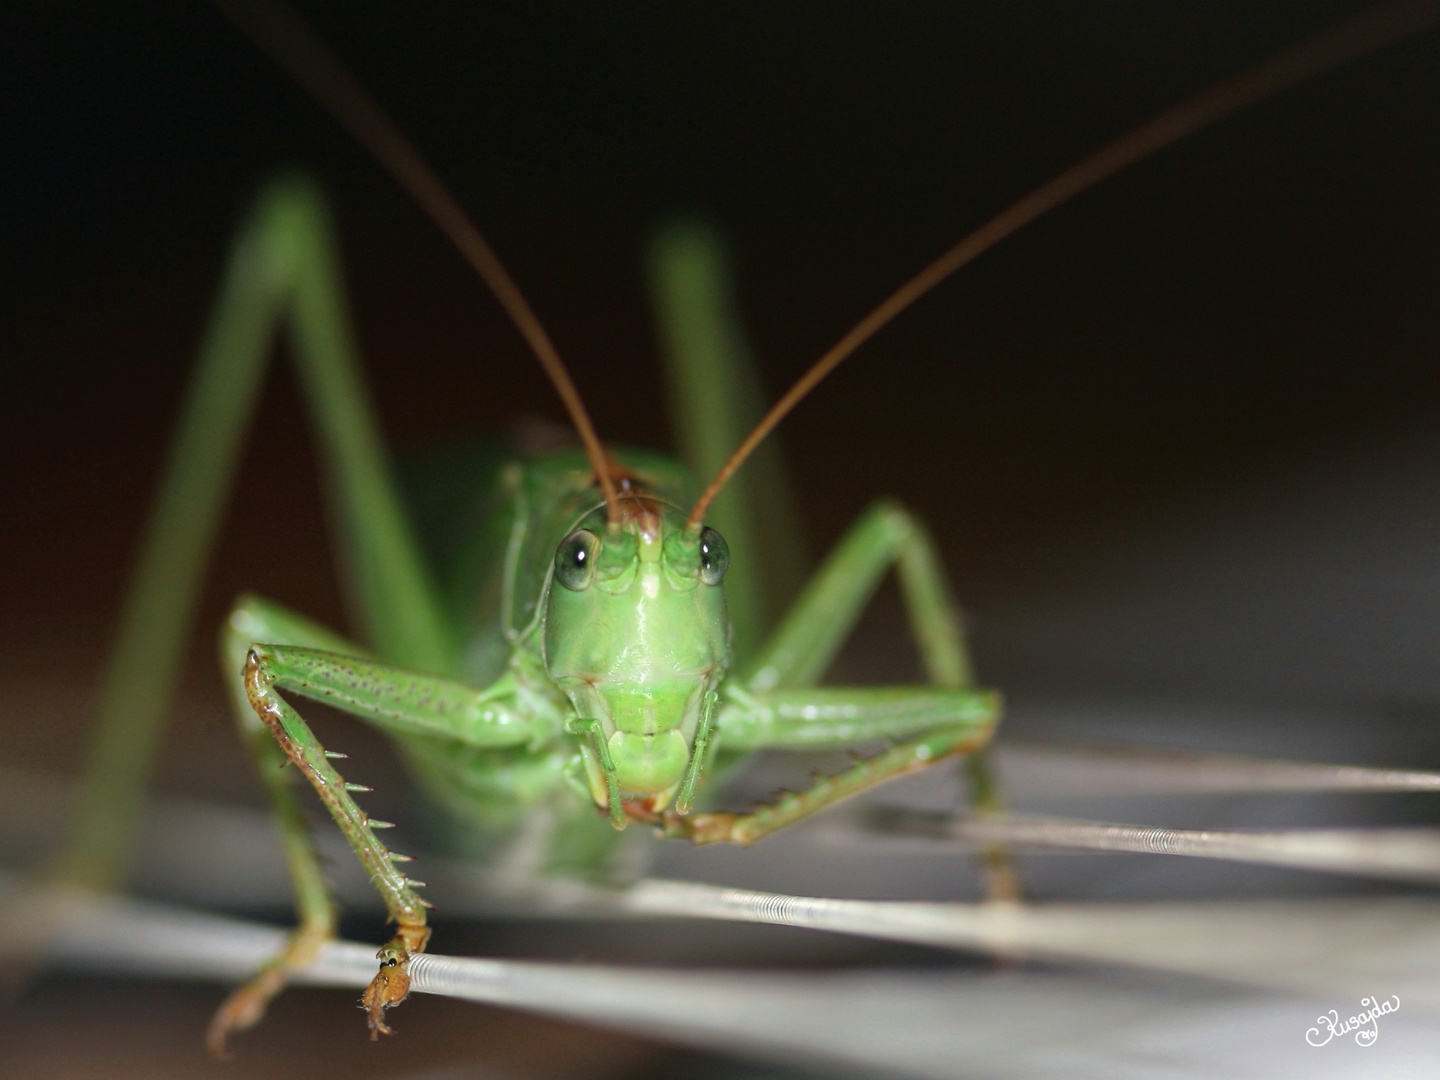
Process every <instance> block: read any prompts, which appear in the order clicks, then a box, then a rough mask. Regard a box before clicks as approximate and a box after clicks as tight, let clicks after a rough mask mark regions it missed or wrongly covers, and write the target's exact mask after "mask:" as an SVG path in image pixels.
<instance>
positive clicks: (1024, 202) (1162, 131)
mask: <svg viewBox="0 0 1440 1080" xmlns="http://www.w3.org/2000/svg"><path fill="white" fill-rule="evenodd" d="M1437 18H1440V2H1437V0H1417V2H1411V3H1403V4H1394V5H1387V6H1384V7H1379V8H1373V9H1371V10H1369V11H1366V12H1363V13H1362V14H1360V15H1357V16H1355V17H1354V18H1350V19H1346V20H1344V21H1342V22H1338V23H1336V24H1335V25H1333V26H1331V27H1329V28H1328V29H1325V30H1322V31H1320V32H1319V33H1317V34H1314V35H1312V36H1310V37H1308V38H1305V39H1304V40H1303V41H1300V42H1298V43H1296V44H1295V45H1292V46H1290V47H1289V48H1287V49H1284V50H1282V51H1281V52H1279V53H1276V54H1275V55H1274V56H1272V57H1270V58H1269V59H1268V60H1264V61H1261V62H1260V63H1259V64H1256V65H1255V66H1254V67H1250V68H1247V69H1245V70H1244V71H1242V72H1240V73H1239V74H1237V75H1232V76H1230V77H1229V78H1228V79H1224V80H1222V81H1221V82H1218V83H1216V84H1215V85H1213V86H1211V87H1210V88H1209V89H1208V90H1204V91H1202V92H1201V93H1199V94H1197V95H1196V96H1195V97H1193V98H1190V99H1189V100H1188V101H1186V102H1184V103H1182V104H1180V105H1177V106H1175V107H1174V108H1171V109H1167V110H1166V111H1165V112H1163V113H1161V114H1160V115H1159V116H1157V117H1155V118H1154V119H1153V120H1150V121H1149V122H1148V123H1145V124H1142V125H1140V127H1138V128H1136V129H1135V130H1134V131H1132V132H1130V133H1129V134H1128V135H1124V136H1122V137H1121V138H1119V139H1117V140H1115V141H1114V142H1112V143H1111V144H1110V145H1108V146H1106V147H1105V148H1104V149H1102V150H1100V151H1098V152H1096V153H1094V154H1092V155H1090V156H1089V157H1088V158H1085V159H1084V160H1083V161H1081V162H1079V163H1078V164H1076V165H1072V166H1071V167H1070V168H1069V169H1066V170H1065V171H1064V172H1062V173H1061V174H1060V175H1059V176H1056V177H1055V178H1054V179H1053V180H1051V181H1049V182H1048V183H1046V184H1043V185H1041V186H1040V187H1038V188H1036V189H1035V190H1034V191H1032V192H1031V193H1030V194H1029V195H1026V196H1025V197H1024V198H1023V199H1021V200H1020V201H1019V202H1017V203H1015V204H1014V205H1013V206H1011V207H1010V208H1009V209H1008V210H1004V211H1002V212H1001V213H1000V214H998V215H996V216H995V217H994V218H991V219H990V220H989V221H988V222H986V223H985V224H984V225H982V226H980V228H978V229H977V230H975V231H974V232H973V233H971V234H970V235H969V236H967V237H965V239H963V240H961V241H960V242H959V243H958V244H956V245H955V246H954V247H952V248H950V250H948V251H946V252H945V253H944V254H943V255H941V256H940V257H939V258H938V259H936V260H935V261H934V262H932V263H931V264H930V265H929V266H927V267H925V269H924V270H921V271H920V273H918V274H916V275H915V276H914V277H913V278H911V279H910V280H909V281H907V282H906V283H905V284H904V285H902V286H900V288H899V289H897V290H896V291H895V292H894V293H893V294H892V295H891V296H890V297H889V299H887V300H885V301H884V302H883V303H882V304H881V305H880V306H879V307H877V308H876V309H875V310H874V311H872V312H870V314H869V315H867V316H865V318H863V319H861V320H860V322H859V323H858V324H856V326H855V328H854V329H853V330H851V331H850V332H849V333H848V334H846V335H845V336H844V337H843V338H841V339H840V340H839V341H838V342H836V343H835V345H834V346H832V347H831V349H830V351H829V352H827V353H826V354H825V355H824V356H822V357H820V359H819V360H817V361H815V364H814V366H812V367H811V368H810V370H809V371H807V372H805V374H804V375H802V376H801V377H800V379H799V381H797V382H796V383H795V385H794V386H792V387H791V388H790V389H789V390H788V391H787V392H786V393H785V396H784V397H782V398H781V399H780V400H779V401H777V402H776V403H775V404H774V405H773V406H771V408H770V411H769V412H767V413H766V414H765V415H764V416H763V417H762V418H761V420H760V422H759V423H758V424H756V425H755V429H754V430H753V431H751V432H750V434H749V435H747V436H745V439H744V441H743V442H741V444H740V445H739V447H738V448H737V449H736V450H735V453H733V454H731V455H730V460H728V461H727V462H725V464H724V465H723V466H722V467H721V469H720V471H719V473H717V474H716V476H715V479H714V480H712V481H710V486H709V487H707V488H706V489H705V492H704V494H702V495H701V496H700V499H699V501H698V502H696V503H695V508H694V509H693V510H691V511H690V517H689V520H688V525H689V526H690V527H691V528H699V527H700V524H701V523H702V522H703V521H704V520H705V512H706V511H707V510H709V509H710V503H711V502H712V501H713V500H714V498H715V496H716V495H718V494H719V493H720V489H721V488H723V487H724V486H725V483H726V481H728V480H729V479H730V477H731V476H733V475H734V474H735V470H736V469H738V468H739V467H740V466H741V464H742V463H743V462H744V461H745V459H746V458H747V457H749V456H750V454H751V452H752V451H753V450H754V449H755V447H757V446H759V445H760V442H761V441H762V440H763V439H764V438H765V436H766V435H768V434H770V432H771V431H772V430H773V429H774V428H775V425H776V424H778V423H780V421H781V420H782V419H784V417H785V415H786V414H787V413H788V412H790V410H791V409H793V408H794V407H795V406H796V405H797V404H799V403H800V401H801V400H802V399H803V398H804V397H805V395H806V394H808V393H810V391H811V390H813V389H814V388H815V386H816V385H817V384H818V383H819V382H820V380H821V379H823V378H825V376H827V375H829V374H830V372H832V371H834V370H835V368H836V367H838V366H839V364H840V362H841V361H842V360H844V359H845V358H846V357H848V356H849V355H850V354H851V353H853V352H854V351H855V350H856V349H858V348H859V347H860V346H861V345H863V344H864V343H865V342H866V341H868V340H869V339H870V338H871V337H872V336H873V335H874V334H875V332H876V331H878V330H879V329H880V328H881V327H882V326H884V325H885V324H886V323H888V322H889V321H890V320H891V319H893V318H895V316H897V315H899V314H900V313H901V312H902V311H904V310H905V309H906V308H907V307H909V306H910V305H911V304H913V303H914V302H915V301H916V300H918V299H920V297H922V296H924V295H925V294H926V293H927V292H929V291H930V290H931V289H933V288H934V287H935V286H936V285H938V284H940V282H942V281H944V280H945V279H946V278H947V277H949V276H950V275H951V274H953V273H954V272H955V271H956V270H959V269H960V268H961V267H962V266H964V265H965V264H966V263H968V262H970V261H971V260H973V259H974V258H976V257H977V256H978V255H980V254H981V253H982V252H984V251H986V250H987V249H989V248H991V247H994V246H995V245H996V244H998V243H999V242H1000V241H1001V240H1003V239H1005V237H1007V236H1009V235H1010V234H1011V233H1013V232H1015V231H1016V230H1017V229H1019V228H1021V227H1022V226H1024V225H1028V224H1029V223H1030V222H1032V221H1034V220H1035V219H1036V218H1038V217H1039V216H1040V215H1041V214H1044V213H1045V212H1046V211H1048V210H1053V209H1054V208H1055V207H1057V206H1059V205H1060V204H1061V203H1064V202H1066V201H1067V200H1069V199H1072V198H1074V197H1075V196H1076V195H1078V194H1080V192H1082V191H1084V190H1085V189H1086V188H1089V187H1093V186H1094V185H1095V184H1098V183H1099V182H1100V181H1101V180H1104V179H1106V178H1107V177H1110V176H1113V175H1114V174H1115V173H1117V172H1119V171H1120V170H1121V169H1124V168H1125V167H1126V166H1129V165H1133V164H1134V163H1135V162H1137V161H1140V160H1141V159H1142V158H1145V157H1148V156H1149V155H1150V154H1153V153H1154V152H1155V151H1157V150H1159V149H1161V148H1162V147H1165V146H1168V145H1170V144H1171V143H1173V142H1177V141H1179V140H1180V139H1183V138H1185V137H1186V136H1188V135H1192V134H1194V133H1195V132H1197V131H1199V130H1200V129H1201V128H1204V127H1207V126H1208V125H1210V124H1213V123H1215V122H1216V121H1217V120H1223V119H1224V118H1225V117H1227V116H1229V115H1231V114H1232V113H1236V112H1239V111H1240V110H1241V109H1243V108H1245V107H1246V106H1247V105H1253V104H1254V103H1255V102H1257V101H1261V100H1263V99H1265V98H1267V97H1270V96H1271V95H1272V94H1278V93H1280V92H1281V91H1282V90H1287V89H1289V88H1290V87H1292V86H1294V85H1296V84H1297V83H1300V82H1303V81H1304V80H1306V79H1309V78H1311V77H1313V76H1315V75H1319V74H1321V73H1323V72H1325V71H1329V70H1330V69H1331V68H1335V67H1339V66H1340V65H1341V64H1344V63H1346V62H1348V61H1350V60H1354V59H1356V58H1358V57H1361V56H1364V55H1365V54H1367V53H1370V52H1373V51H1375V50H1376V49H1379V48H1382V47H1383V46H1385V45H1389V44H1391V43H1392V42H1395V41H1400V40H1402V39H1403V38H1406V37H1409V36H1410V35H1411V34H1414V33H1415V32H1417V31H1419V30H1421V29H1423V28H1424V27H1426V26H1428V25H1429V24H1431V23H1433V22H1435V21H1436V19H1437Z"/></svg>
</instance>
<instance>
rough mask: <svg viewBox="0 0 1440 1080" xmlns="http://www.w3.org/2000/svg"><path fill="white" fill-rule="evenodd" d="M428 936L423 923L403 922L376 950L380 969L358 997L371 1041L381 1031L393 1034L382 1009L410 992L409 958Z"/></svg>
mask: <svg viewBox="0 0 1440 1080" xmlns="http://www.w3.org/2000/svg"><path fill="white" fill-rule="evenodd" d="M429 938H430V931H429V930H428V929H426V928H425V927H423V926H402V927H401V928H400V929H399V930H398V931H397V932H396V934H395V937H394V938H392V939H391V940H390V943H389V944H387V945H386V946H385V947H384V948H383V949H381V950H380V951H379V952H378V953H376V954H375V957H376V959H378V960H379V961H380V970H379V971H378V972H376V973H375V978H373V979H371V980H370V985H369V986H367V987H366V988H365V993H364V994H362V995H361V997H360V1007H361V1008H363V1009H364V1010H365V1023H366V1026H367V1027H369V1029H370V1040H371V1041H372V1042H373V1041H375V1040H376V1039H378V1038H380V1036H381V1035H394V1034H395V1032H394V1031H393V1030H392V1029H391V1027H390V1025H389V1024H387V1023H385V1010H386V1009H390V1008H394V1007H395V1006H396V1005H399V1004H400V1003H401V1002H402V1001H404V1000H405V999H406V998H407V997H409V996H410V960H411V959H412V958H413V957H415V956H417V955H419V954H420V953H422V952H424V951H425V943H426V941H428V940H429Z"/></svg>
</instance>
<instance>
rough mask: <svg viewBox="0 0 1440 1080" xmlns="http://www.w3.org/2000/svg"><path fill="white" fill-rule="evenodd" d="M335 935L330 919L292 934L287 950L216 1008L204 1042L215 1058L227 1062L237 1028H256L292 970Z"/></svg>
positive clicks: (303, 964)
mask: <svg viewBox="0 0 1440 1080" xmlns="http://www.w3.org/2000/svg"><path fill="white" fill-rule="evenodd" d="M334 936H335V931H334V927H333V925H332V924H331V923H329V922H328V921H327V922H325V923H322V924H317V925H315V926H313V927H304V926H302V927H301V928H300V929H298V930H296V931H295V933H293V934H291V935H290V941H289V943H288V944H286V946H285V950H284V952H282V953H281V954H280V955H279V956H277V957H275V959H273V960H271V961H270V962H269V963H268V964H266V965H265V966H264V967H262V968H261V969H260V971H259V972H258V973H257V974H256V975H255V977H254V978H253V979H251V980H250V981H249V982H247V983H246V984H245V985H244V986H242V987H240V988H239V989H238V990H236V991H235V992H234V993H232V994H231V995H230V996H229V997H228V998H226V999H225V1002H224V1004H222V1005H221V1006H220V1008H218V1009H216V1010H215V1015H214V1016H213V1017H211V1019H210V1027H209V1028H208V1030H207V1031H206V1033H205V1045H206V1047H208V1048H209V1050H210V1053H211V1055H212V1056H213V1057H215V1058H217V1059H219V1060H221V1061H224V1060H226V1059H227V1058H229V1057H230V1053H229V1051H228V1050H227V1049H226V1048H225V1042H226V1040H227V1039H228V1038H229V1037H230V1036H231V1034H233V1033H234V1032H237V1031H245V1030H247V1029H249V1028H252V1027H254V1026H255V1025H256V1024H258V1023H259V1022H260V1020H261V1019H262V1018H263V1017H264V1015H265V1009H266V1008H267V1007H268V1006H269V1004H270V1001H271V999H273V998H274V997H275V995H276V994H278V993H280V991H281V990H284V989H285V984H286V983H287V982H289V981H290V973H291V972H293V971H298V970H299V969H300V968H303V967H304V966H305V965H306V964H308V963H310V961H311V960H313V959H315V956H316V954H318V953H319V952H320V949H321V948H322V947H323V946H324V945H325V943H326V942H327V941H329V940H330V939H331V938H333V937H334Z"/></svg>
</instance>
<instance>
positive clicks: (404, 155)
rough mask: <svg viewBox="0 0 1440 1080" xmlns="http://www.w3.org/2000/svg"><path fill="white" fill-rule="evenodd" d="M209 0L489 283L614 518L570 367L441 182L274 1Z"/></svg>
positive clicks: (609, 487) (603, 467) (600, 451)
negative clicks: (554, 397)
mask: <svg viewBox="0 0 1440 1080" xmlns="http://www.w3.org/2000/svg"><path fill="white" fill-rule="evenodd" d="M210 2H211V4H213V5H214V6H215V7H216V8H218V9H219V10H220V12H221V13H222V14H224V15H225V17H226V18H228V19H229V20H230V21H231V22H233V23H234V24H235V25H236V26H238V27H239V28H240V29H241V30H242V31H244V33H245V34H246V36H248V37H249V38H250V39H251V40H252V41H254V42H255V44H256V45H258V46H259V47H260V48H261V49H262V50H263V51H264V52H265V53H266V54H267V55H269V56H270V58H271V59H272V60H274V61H275V62H276V63H277V64H279V65H280V66H281V67H282V68H284V69H285V71H286V72H287V73H288V74H289V75H290V77H291V78H292V79H294V80H295V81H296V82H297V83H299V84H300V86H301V87H302V88H303V89H304V90H305V91H306V92H307V93H309V94H310V95H311V96H312V97H313V98H315V100H316V101H318V102H319V103H320V104H321V105H322V106H323V107H324V108H325V110H326V111H327V112H329V113H330V115H331V116H333V117H334V118H335V119H336V120H337V121H339V123H340V125H341V126H342V127H344V128H345V130H346V131H348V132H349V133H350V134H351V136H352V137H353V138H354V139H355V141H356V142H358V143H359V144H360V145H361V146H362V147H364V148H365V150H366V151H367V152H368V153H369V154H370V156H371V157H373V158H374V159H375V160H376V161H377V162H378V163H379V164H380V167H381V168H383V169H384V170H385V171H386V172H388V173H389V174H390V175H391V176H392V177H393V178H394V179H395V181H396V182H397V183H398V184H399V185H400V186H401V187H402V188H404V189H405V190H406V191H407V192H409V193H410V196H411V198H413V199H414V200H415V201H416V202H417V203H418V204H419V205H420V209H421V210H423V211H424V212H425V213H426V214H427V215H428V216H429V217H430V220H431V221H433V222H434V223H435V224H436V225H437V226H438V227H439V229H440V231H441V232H442V233H444V234H445V235H446V237H448V238H449V240H450V242H451V243H452V244H454V245H455V247H456V249H457V250H459V252H460V254H461V255H462V256H464V257H465V259H466V261H468V262H469V263H470V265H471V266H473V267H474V268H475V271H476V273H478V274H479V275H480V277H481V278H482V279H483V280H484V282H485V284H486V285H488V286H489V287H490V291H491V292H493V293H494V294H495V297H496V299H498V300H499V301H500V305H501V306H502V307H503V308H504V309H505V311H506V312H507V313H508V314H509V316H510V319H511V321H512V322H514V323H515V326H516V327H517V328H518V329H519V331H520V334H521V336H522V337H524V339H525V340H526V342H528V343H529V345H530V348H531V350H532V351H533V352H534V353H535V356H536V358H537V359H538V360H539V361H540V366H541V367H542V368H544V369H545V374H546V375H548V376H549V378H550V382H551V383H552V384H553V385H554V387H555V390H556V392H557V393H558V394H559V395H560V400H561V401H562V402H564V404H565V411H566V412H568V413H569V414H570V421H571V423H573V424H574V425H575V430H576V431H577V432H578V433H579V435H580V441H581V442H582V443H584V444H585V453H586V454H587V455H588V456H589V458H590V464H591V467H593V468H594V470H595V476H596V478H597V479H598V480H599V482H600V490H601V491H602V492H603V493H604V495H605V508H606V514H607V516H608V518H609V520H610V522H611V523H612V524H613V523H615V522H618V521H619V519H620V502H619V496H618V495H617V494H616V491H615V480H614V478H613V477H612V476H611V474H610V465H609V458H608V457H607V456H606V454H605V448H604V447H603V446H602V445H601V444H600V439H599V437H598V436H597V435H596V434H595V425H594V424H592V423H591V422H590V414H589V413H587V412H586V411H585V403H584V402H583V401H581V400H580V392H579V391H578V390H576V389H575V382H574V380H573V379H571V378H570V372H569V371H568V370H567V369H566V367H565V363H564V361H562V360H561V359H560V354H559V353H558V352H557V351H556V350H555V345H554V344H553V343H552V342H551V340H550V335H549V334H547V333H546V332H545V328H544V327H543V326H542V325H540V320H539V319H538V318H536V316H535V312H534V311H533V310H532V309H531V307H530V304H529V303H528V302H527V301H526V299H525V297H524V296H523V295H522V294H521V292H520V288H519V286H518V285H516V284H515V280H514V279H513V278H512V277H511V276H510V273H509V271H508V270H506V269H505V266H504V264H502V263H501V262H500V259H499V257H498V256H497V255H496V254H495V251H494V249H492V248H491V247H490V245H489V243H488V242H486V240H485V237H484V236H482V235H481V234H480V230H479V229H477V228H476V227H475V224H474V223H473V222H472V221H471V220H470V218H469V217H468V216H467V215H466V213H465V211H464V210H462V209H461V208H460V204H459V203H457V202H456V201H455V198H454V196H452V195H451V194H450V192H449V190H448V189H447V188H446V187H445V185H444V184H443V183H441V182H440V178H439V177H438V176H436V175H435V170H434V169H432V168H431V167H430V165H429V163H428V162H426V160H425V159H424V158H423V157H421V156H420V153H419V151H417V150H416V149H415V147H414V146H412V145H411V143H410V140H409V139H407V138H406V137H405V135H404V133H403V132H402V131H401V130H400V129H399V127H397V126H396V125H395V123H394V121H392V120H391V119H390V117H389V116H388V115H386V113H385V110H383V109H382V108H381V107H380V105H379V103H377V102H376V101H375V99H374V98H372V97H371V96H370V94H369V93H368V92H367V91H366V90H365V88H364V87H363V86H361V85H360V83H359V81H358V80H356V78H355V77H354V76H353V75H351V74H350V72H349V71H348V70H347V69H346V68H345V66H344V65H343V64H342V63H341V62H340V60H339V58H337V57H336V56H335V54H334V53H332V52H331V51H330V49H329V48H328V47H326V45H325V43H324V42H322V41H321V40H320V39H319V38H318V37H317V36H316V35H315V34H314V33H313V32H312V31H311V29H310V28H309V27H308V26H306V25H305V24H304V23H303V22H301V21H300V18H299V16H297V15H296V14H295V12H294V11H292V10H291V9H290V8H288V7H287V6H285V5H284V4H283V3H278V2H275V0H210Z"/></svg>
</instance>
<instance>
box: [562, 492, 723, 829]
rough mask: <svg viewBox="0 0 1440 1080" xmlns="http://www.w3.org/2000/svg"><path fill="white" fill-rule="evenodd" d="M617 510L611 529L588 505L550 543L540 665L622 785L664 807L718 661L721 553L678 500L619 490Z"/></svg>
mask: <svg viewBox="0 0 1440 1080" xmlns="http://www.w3.org/2000/svg"><path fill="white" fill-rule="evenodd" d="M620 511H621V512H620V516H619V520H618V521H616V522H615V523H614V524H611V523H610V522H609V521H608V520H607V513H606V510H605V508H603V507H602V508H599V509H596V510H595V511H593V512H592V513H591V514H589V515H588V516H587V517H586V518H585V519H584V520H583V521H581V522H580V524H579V525H578V527H576V528H575V529H574V530H572V531H571V532H570V533H569V534H568V535H567V536H566V537H565V538H564V539H563V540H562V541H560V544H559V546H558V547H557V548H556V550H555V567H554V571H553V576H552V579H551V583H550V588H549V596H548V598H547V600H546V614H545V631H544V642H545V665H546V668H547V670H548V671H549V673H550V677H551V678H552V679H554V680H555V683H556V684H557V685H558V686H559V687H560V688H561V689H562V690H563V691H564V692H565V694H566V695H567V696H568V697H569V698H570V701H571V703H572V704H573V705H574V707H575V711H576V714H577V715H578V716H580V717H583V718H587V719H594V720H596V721H598V722H599V724H600V727H601V733H600V736H599V737H600V738H601V739H603V740H604V743H605V748H606V750H607V751H608V756H609V758H610V760H611V761H612V762H613V764H614V769H615V775H616V778H617V779H618V781H619V784H620V788H621V790H622V792H623V793H625V794H626V795H627V796H639V797H644V798H646V799H647V800H649V801H651V802H652V805H653V804H654V803H656V802H658V803H659V804H660V805H665V804H668V803H669V801H670V799H671V798H672V797H673V796H674V795H675V794H676V793H677V792H678V791H679V790H680V786H681V782H682V781H683V780H685V779H686V778H687V775H692V776H693V774H694V773H695V767H696V764H698V763H694V764H692V762H691V758H692V756H693V755H694V753H695V752H696V750H695V746H696V738H695V736H696V732H697V730H698V728H699V726H700V723H701V714H702V711H703V710H704V709H705V708H706V707H707V705H706V700H707V695H708V694H709V693H710V692H711V691H713V690H715V689H716V687H717V686H718V685H719V683H720V680H721V677H722V676H723V675H724V672H725V668H726V666H727V664H728V662H729V653H730V642H729V636H730V625H729V619H728V617H727V615H726V612H725V594H724V591H723V589H722V587H721V581H722V579H723V578H724V576H725V570H726V567H727V565H728V563H729V558H730V556H729V551H728V549H727V547H726V545H725V541H724V539H722V538H721V536H720V534H719V533H718V532H716V531H715V530H714V529H709V528H703V529H695V528H690V527H688V526H687V525H686V522H685V512H684V511H683V510H680V509H679V508H677V507H674V506H669V505H667V504H665V503H661V502H658V501H655V500H653V499H649V498H644V497H641V498H635V497H631V496H625V497H622V498H621V499H620ZM590 764H591V766H592V782H593V783H594V786H595V788H596V797H597V798H596V801H597V802H601V803H602V805H603V804H604V802H605V794H604V793H605V785H604V783H603V780H602V778H600V777H599V775H598V770H599V767H600V766H599V761H592V762H590ZM692 783H693V781H692Z"/></svg>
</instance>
